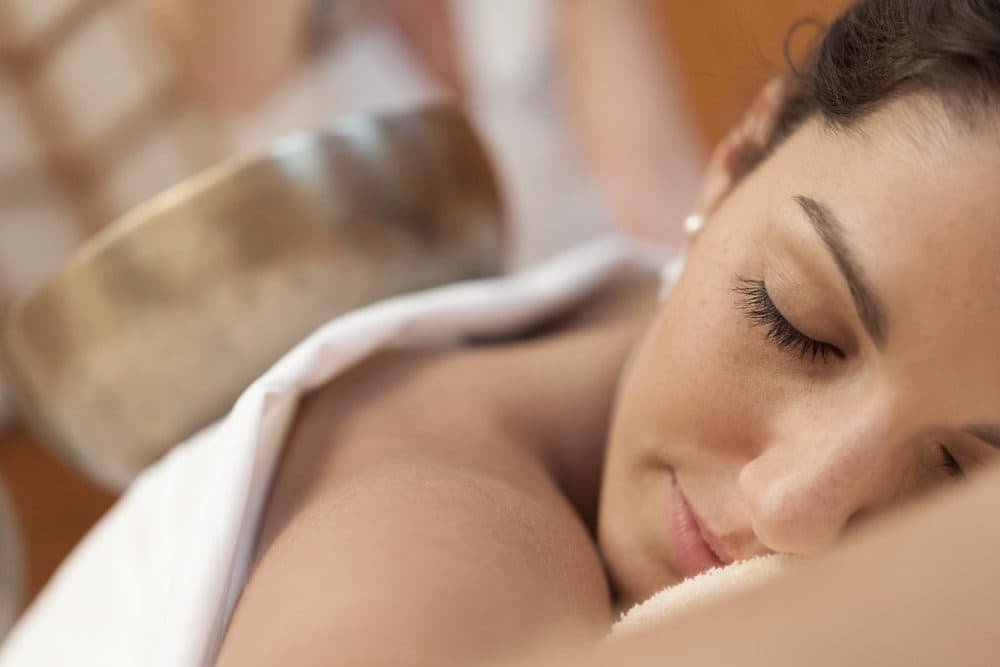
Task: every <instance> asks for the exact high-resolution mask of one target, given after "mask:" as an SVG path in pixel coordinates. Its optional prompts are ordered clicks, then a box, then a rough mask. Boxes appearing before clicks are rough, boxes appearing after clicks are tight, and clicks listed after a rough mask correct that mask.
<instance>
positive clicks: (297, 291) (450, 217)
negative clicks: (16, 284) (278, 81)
mask: <svg viewBox="0 0 1000 667" xmlns="http://www.w3.org/2000/svg"><path fill="white" fill-rule="evenodd" d="M504 238H505V234H504V226H503V223H502V214H501V204H500V195H499V192H498V187H497V184H496V180H495V178H494V174H493V171H492V169H491V166H490V164H489V161H488V159H487V157H486V154H485V152H484V150H483V148H482V146H481V144H480V143H479V141H478V139H477V137H476V135H475V133H474V131H473V130H472V128H471V127H470V125H469V124H468V122H467V120H466V119H465V117H464V116H463V115H462V114H461V113H460V112H459V111H457V110H455V109H452V108H448V107H443V106H442V107H429V108H423V109H420V110H417V111H413V112H408V113H403V114H395V115H381V116H366V115H358V116H351V117H347V118H345V119H343V120H341V121H339V122H337V123H335V124H334V125H333V126H332V127H330V128H329V129H326V130H323V131H318V132H312V133H307V134H300V135H295V136H291V137H288V138H285V139H283V140H280V141H279V142H277V143H276V144H275V145H274V146H273V147H272V148H271V149H270V150H268V151H266V152H264V153H262V154H258V155H253V156H249V157H244V158H238V159H233V160H229V161H227V162H224V163H221V164H219V165H217V166H215V167H213V168H211V169H209V170H207V171H206V172H204V173H202V174H200V175H197V176H195V177H193V178H190V179H188V180H186V181H184V182H182V183H180V184H179V185H177V186H175V187H173V188H171V189H169V190H167V191H165V192H164V193H162V194H160V195H159V196H157V197H155V198H153V199H152V200H151V201H149V202H148V203H146V204H144V205H142V206H140V207H139V208H137V209H135V210H133V211H131V212H130V213H128V214H126V215H125V216H124V217H122V218H120V219H119V220H117V221H115V222H114V223H112V224H111V225H109V226H108V227H107V228H105V229H103V230H102V231H101V232H100V233H99V234H97V235H96V236H95V237H93V238H92V239H91V240H89V241H88V242H87V243H86V244H85V245H83V246H82V247H81V248H80V249H79V251H78V252H77V253H76V255H75V256H74V257H73V258H72V260H71V261H70V262H69V263H68V264H67V265H66V266H65V267H64V268H62V270H60V271H58V272H57V273H56V274H55V275H53V276H52V277H51V278H50V279H49V280H48V281H47V282H46V283H44V284H43V285H42V286H41V287H40V288H39V289H38V290H36V291H35V292H34V293H33V294H31V295H29V296H28V297H27V298H26V299H25V300H23V301H21V302H20V303H18V304H16V305H15V306H14V307H13V308H12V310H11V311H10V312H9V314H8V317H7V318H6V323H5V329H4V332H3V337H2V339H3V344H2V348H3V352H2V357H3V360H4V367H5V375H6V377H7V380H8V383H9V384H10V386H11V390H12V394H13V397H14V399H15V403H16V405H17V406H18V407H19V410H20V412H21V414H22V415H23V416H25V417H27V418H28V420H29V422H30V423H31V424H33V426H34V427H35V429H36V430H38V431H39V432H40V434H41V435H42V437H43V438H44V439H45V440H47V442H49V443H51V444H52V445H53V446H55V448H56V449H57V450H58V451H60V452H61V453H63V454H65V455H66V456H68V457H69V459H70V460H71V461H72V462H73V463H75V464H76V465H77V466H78V467H80V468H81V469H82V470H84V471H85V472H86V473H88V474H90V475H91V476H92V477H94V478H95V479H96V480H98V481H100V482H103V483H104V484H106V485H108V486H111V487H122V486H124V485H126V484H127V483H128V482H129V481H130V480H131V479H133V478H134V477H135V475H136V474H137V473H138V472H139V471H140V470H142V469H143V468H144V467H146V466H147V465H149V464H150V463H151V462H152V461H154V460H155V459H156V458H157V457H159V456H160V455H162V454H163V453H164V452H165V451H166V450H168V449H169V448H170V447H172V446H174V445H175V444H177V443H178V442H180V441H182V440H184V439H185V438H187V437H189V436H190V435H192V434H193V433H195V432H196V431H198V430H199V429H200V428H202V427H204V426H206V425H208V424H210V423H211V422H213V421H215V420H216V419H218V418H219V417H221V416H223V415H224V414H225V413H226V411H227V410H228V409H229V408H230V407H231V405H232V404H233V402H234V400H235V399H236V398H237V397H238V395H239V394H240V393H241V392H242V391H243V389H244V388H245V387H246V386H247V385H248V384H249V383H250V382H251V381H252V380H253V379H255V378H256V377H257V376H259V375H260V374H261V373H262V372H263V371H265V370H266V369H267V368H268V367H269V366H270V365H271V364H273V363H274V362H275V361H276V360H277V359H279V358H280V357H281V355H282V354H283V353H285V352H286V351H288V350H289V348H290V347H292V346H293V345H294V344H295V343H296V342H298V341H299V340H301V339H302V338H303V337H304V336H305V335H306V334H308V333H309V332H311V331H312V330H313V329H315V328H316V327H317V326H318V325H320V324H322V323H323V322H325V321H327V320H329V319H331V318H332V317H335V316H336V315H338V314H342V313H344V312H346V311H349V310H352V309H355V308H357V307H359V306H361V305H364V304H367V303H369V302H371V301H374V300H377V299H380V298H383V297H387V296H390V295H394V294H398V293H401V292H406V291H411V290H418V289H422V288H427V287H430V286H434V285H438V284H442V283H446V282H450V281H455V280H461V279H466V278H475V277H484V276H490V275H495V274H496V273H498V272H499V271H500V269H501V263H502V258H503V254H504V253H503V250H504Z"/></svg>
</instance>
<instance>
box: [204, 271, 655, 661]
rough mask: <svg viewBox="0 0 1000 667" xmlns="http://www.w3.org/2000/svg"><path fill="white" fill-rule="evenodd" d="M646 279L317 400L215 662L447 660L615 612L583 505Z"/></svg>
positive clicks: (631, 278)
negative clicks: (510, 336)
mask: <svg viewBox="0 0 1000 667" xmlns="http://www.w3.org/2000/svg"><path fill="white" fill-rule="evenodd" d="M653 282H655V281H651V280H650V279H649V278H648V277H646V276H642V275H640V274H631V275H623V276H622V277H621V278H620V279H619V280H616V281H612V282H610V283H609V284H608V285H607V286H605V287H604V288H603V289H601V290H600V291H599V292H598V293H597V294H595V296H594V298H593V299H591V300H590V301H589V302H588V303H587V304H584V305H583V306H582V307H580V308H579V309H577V310H576V311H575V312H573V313H569V314H567V315H566V316H564V317H562V318H560V319H559V320H558V321H554V322H552V323H550V324H549V325H547V326H546V327H544V328H543V329H541V330H539V331H538V332H537V333H536V334H535V335H533V336H531V337H527V338H524V339H521V340H518V341H514V342H509V343H502V344H491V345H480V346H473V347H463V348H458V349H452V350H441V351H406V352H400V351H396V352H389V353H385V354H381V355H378V356H376V357H374V358H372V359H371V360H369V361H368V362H366V363H363V364H361V365H359V366H358V367H357V368H355V369H353V370H352V371H351V372H349V373H346V374H344V375H343V376H341V377H339V378H337V379H336V380H334V381H333V382H331V383H330V384H329V385H327V386H326V387H324V388H322V389H321V390H319V391H317V392H316V393H314V394H313V395H312V396H310V397H309V398H308V399H307V400H306V401H305V402H304V404H303V406H302V408H301V410H300V412H299V415H298V416H297V418H296V422H295V425H294V428H293V431H292V433H291V436H290V439H289V442H288V443H287V446H286V451H285V455H284V457H283V461H282V463H281V465H280V467H279V470H278V472H277V475H276V478H275V482H274V486H273V490H272V495H271V498H270V499H269V501H268V504H267V507H266V509H265V516H264V522H263V525H262V530H261V534H260V540H259V552H258V553H259V557H258V561H257V564H256V566H255V568H254V571H253V573H252V575H251V578H250V580H249V582H248V584H247V587H246V589H245V591H244V595H243V597H242V598H241V600H240V602H239V604H238V606H237V609H236V613H235V615H234V618H233V622H232V624H231V626H230V628H229V631H228V635H227V637H226V640H225V644H224V650H223V653H222V657H221V659H220V662H219V664H223V665H225V664H241V665H244V664H258V663H259V664H269V663H270V662H271V661H273V660H274V659H275V658H276V657H279V656H280V657H282V658H283V659H287V658H288V657H292V656H294V659H295V661H296V663H297V664H312V663H311V662H310V661H309V660H310V659H311V660H312V661H313V662H316V663H317V664H318V663H319V662H320V660H319V658H321V657H323V656H328V655H332V654H336V655H338V656H341V657H344V656H351V657H352V658H353V659H355V662H358V663H359V664H363V663H364V662H367V661H371V662H373V663H378V664H397V663H398V664H422V663H424V662H428V663H430V662H433V663H434V664H447V663H448V662H451V661H456V662H464V661H467V660H471V659H474V658H477V657H478V658H483V657H490V656H491V655H492V654H493V653H494V652H495V651H497V650H499V649H500V647H502V646H508V645H516V644H519V643H521V642H524V641H530V640H531V639H533V638H537V637H541V636H542V635H544V634H548V633H549V632H551V631H552V630H553V629H555V628H557V627H558V626H560V625H567V624H568V625H571V626H579V627H589V628H591V629H594V628H598V627H604V626H606V624H607V622H608V619H609V614H610V603H609V599H608V592H607V585H606V582H605V579H604V575H603V568H602V563H601V560H600V557H599V554H598V553H597V550H596V547H595V546H594V543H593V540H592V538H591V532H590V529H589V526H588V521H589V517H588V516H587V514H588V513H589V511H590V510H589V509H588V508H589V506H590V505H591V504H593V503H596V496H597V490H598V489H597V487H598V485H599V471H600V461H601V459H602V456H603V443H604V436H605V432H606V427H607V419H608V415H609V406H610V402H611V396H612V393H613V389H614V385H615V383H616V381H617V376H618V373H619V371H620V368H621V366H622V364H623V363H624V358H625V356H626V354H627V351H628V348H629V347H630V345H631V343H632V341H634V339H635V338H636V337H637V336H638V334H639V332H640V331H641V329H642V327H643V326H644V322H645V320H646V319H647V318H648V315H649V313H650V312H651V301H652V299H653V297H652V294H653V291H654V287H653ZM555 441H560V442H570V443H572V446H573V448H574V450H575V456H573V457H565V456H563V455H561V454H559V452H560V451H563V450H564V449H565V448H562V449H560V448H558V447H553V446H552V443H553V442H555ZM568 460H572V461H573V462H574V463H573V465H572V466H565V465H564V464H565V461H568ZM265 630H266V631H265ZM390 635H391V637H390ZM400 647H410V648H409V649H408V652H407V651H404V652H403V653H400V652H399V651H400V650H402V649H401V648H400ZM310 656H312V657H311V658H310Z"/></svg>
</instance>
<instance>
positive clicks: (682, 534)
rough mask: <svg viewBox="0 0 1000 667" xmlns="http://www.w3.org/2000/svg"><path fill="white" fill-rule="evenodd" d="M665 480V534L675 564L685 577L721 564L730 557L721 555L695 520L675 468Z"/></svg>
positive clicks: (708, 535) (710, 537)
mask: <svg viewBox="0 0 1000 667" xmlns="http://www.w3.org/2000/svg"><path fill="white" fill-rule="evenodd" d="M669 473H670V475H669V481H668V484H667V499H666V509H667V537H668V539H669V540H670V548H671V552H672V554H673V556H674V560H675V561H676V565H677V566H678V567H679V568H680V570H681V572H682V573H683V574H684V575H685V576H688V577H693V576H694V575H696V574H699V573H701V572H704V571H705V570H709V569H711V568H713V567H719V566H720V565H724V564H725V563H726V562H727V561H728V560H729V559H727V558H724V557H720V554H719V553H718V552H717V551H716V550H713V548H712V546H710V544H709V540H711V541H712V542H716V549H717V548H718V546H717V541H716V540H715V539H714V538H713V537H712V536H711V535H710V534H708V533H707V531H706V530H705V528H704V527H703V526H702V525H701V523H700V522H699V521H698V517H697V516H696V515H695V513H694V510H692V509H691V505H690V504H688V501H687V498H685V497H684V494H683V493H682V492H681V489H680V487H679V486H678V485H677V478H676V477H675V476H674V471H673V470H670V471H669Z"/></svg>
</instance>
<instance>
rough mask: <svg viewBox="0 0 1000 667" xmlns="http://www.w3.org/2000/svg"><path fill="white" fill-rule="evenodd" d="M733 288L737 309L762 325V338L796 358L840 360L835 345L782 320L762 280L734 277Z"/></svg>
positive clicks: (842, 354) (840, 355)
mask: <svg viewBox="0 0 1000 667" xmlns="http://www.w3.org/2000/svg"><path fill="white" fill-rule="evenodd" d="M733 290H734V291H735V292H736V293H737V294H739V295H740V309H741V310H742V311H743V313H744V314H745V315H746V316H747V318H749V320H750V321H751V322H752V323H753V324H754V325H756V326H762V327H766V329H767V333H766V338H767V340H769V341H770V342H771V343H773V344H774V345H776V346H777V347H778V349H781V350H787V351H788V352H791V353H793V354H794V353H795V352H798V356H799V358H800V359H805V358H806V356H809V357H810V359H811V361H813V362H815V361H816V360H817V358H818V359H821V360H822V361H823V363H826V362H827V356H828V355H830V354H832V355H834V356H835V357H838V358H840V359H843V358H844V353H843V352H842V351H841V350H840V348H838V347H837V346H836V345H831V344H830V343H824V342H823V341H819V340H816V339H815V338H810V337H809V336H807V335H805V334H804V333H802V332H801V331H799V330H798V329H796V328H795V327H794V326H792V324H791V322H789V321H788V320H787V319H785V316H784V315H782V314H781V311H780V310H778V308H777V306H775V305H774V302H773V301H771V295H770V294H768V292H767V287H766V286H765V285H764V281H763V280H748V279H746V278H740V277H737V285H736V287H734V288H733Z"/></svg>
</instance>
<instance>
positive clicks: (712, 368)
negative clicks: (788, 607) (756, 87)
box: [219, 0, 1000, 665]
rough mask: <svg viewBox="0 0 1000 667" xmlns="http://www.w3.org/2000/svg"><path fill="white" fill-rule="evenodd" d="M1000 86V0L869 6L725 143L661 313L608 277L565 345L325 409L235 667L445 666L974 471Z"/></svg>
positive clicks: (238, 632) (565, 328)
mask: <svg viewBox="0 0 1000 667" xmlns="http://www.w3.org/2000/svg"><path fill="white" fill-rule="evenodd" d="M998 99H1000V7H998V6H997V5H995V4H994V3H983V2H973V1H971V0H969V1H966V2H958V1H951V2H943V1H940V2H937V1H929V0H923V1H920V2H914V1H912V0H868V1H866V2H861V3H859V4H857V5H855V6H853V7H851V8H850V9H849V10H848V11H847V13H846V14H845V15H844V16H842V17H841V18H839V19H838V20H837V21H836V22H835V23H833V24H832V26H831V27H830V29H829V32H828V33H827V34H826V36H825V37H824V38H823V40H822V42H821V43H820V44H819V45H818V47H817V49H816V51H815V53H814V55H813V56H812V59H811V60H810V62H809V65H808V67H807V69H806V70H805V71H804V72H802V75H801V76H800V77H799V80H798V81H797V82H796V84H795V86H794V88H793V89H791V90H788V91H786V89H785V88H784V87H783V86H778V85H775V86H771V87H769V88H768V89H767V90H765V92H764V94H763V96H762V98H761V100H760V101H759V102H758V103H757V104H756V105H755V107H754V109H752V112H751V114H750V115H749V117H748V118H747V120H746V122H745V123H744V125H743V126H742V127H741V128H740V129H739V130H738V131H737V133H736V134H735V135H734V138H732V139H731V140H730V141H729V142H728V143H727V144H726V145H725V146H724V147H723V148H722V149H721V152H720V153H718V154H717V157H716V160H714V162H713V171H712V173H710V174H709V177H708V183H709V185H708V187H707V194H706V197H705V200H704V202H703V211H702V212H701V215H702V218H701V220H702V221H703V225H702V224H701V223H700V222H699V219H698V218H695V219H694V220H693V221H692V224H691V227H692V228H693V229H695V230H698V229H699V228H700V227H702V226H703V230H700V233H699V234H698V238H697V241H696V242H695V243H694V244H693V245H692V248H691V252H690V253H689V255H688V257H687V265H686V267H685V270H684V273H683V275H682V276H681V278H680V280H679V282H678V283H677V285H676V287H674V289H673V291H672V293H671V295H670V298H669V299H668V300H667V301H666V303H665V304H663V305H662V306H660V307H657V308H655V309H654V308H653V304H652V302H651V301H649V300H647V299H644V298H643V292H642V288H641V287H638V286H636V285H617V286H612V287H610V288H609V289H608V291H607V292H606V294H605V297H606V298H605V300H604V301H603V302H600V303H598V304H596V305H592V306H591V308H590V309H589V310H584V311H582V312H581V313H580V314H579V315H578V320H577V321H572V320H571V321H567V322H562V323H560V324H559V325H558V326H554V327H552V328H550V330H548V331H546V332H544V334H539V335H537V336H534V337H530V338H528V339H526V340H522V341H519V342H512V343H508V344H504V345H496V346H489V347H478V348H467V349H459V350H456V351H450V352H444V353H437V354H433V355H426V354H423V353H414V354H405V355H400V356H396V357H388V356H383V357H380V358H377V359H376V360H374V361H373V362H371V363H368V364H365V365H364V366H363V367H362V368H360V369H359V370H357V371H356V372H354V373H352V374H349V375H348V376H345V377H343V378H341V379H339V380H337V381H335V382H333V383H332V384H331V385H330V386H328V387H327V388H326V389H324V390H323V391H322V392H320V393H318V394H317V395H315V396H314V397H313V398H312V399H311V400H310V401H309V402H307V404H306V406H305V408H304V409H303V410H302V411H301V412H300V415H299V417H298V421H297V427H296V430H295V433H294V435H293V437H292V440H291V442H290V445H289V448H288V450H287V452H286V459H285V461H284V463H283V465H282V468H281V470H280V472H279V475H278V477H277V480H276V483H275V486H274V492H273V496H272V498H271V501H270V506H269V509H268V510H267V514H266V518H265V522H264V528H263V533H262V536H261V541H260V545H259V550H260V553H261V554H262V555H261V557H260V560H259V562H258V564H257V566H256V569H255V571H254V574H253V575H252V576H251V579H250V581H249V583H248V585H247V587H246V589H245V590H244V593H243V598H242V600H241V601H240V604H239V606H238V607H237V610H236V614H235V616H234V618H233V622H232V624H231V625H230V628H229V633H228V636H227V639H226V645H225V646H224V648H223V651H222V655H221V658H220V662H219V664H222V665H228V664H253V663H254V661H255V660H256V661H259V662H260V664H267V663H268V662H269V661H272V660H274V659H276V658H277V656H282V657H283V658H285V659H289V658H290V659H292V660H293V661H295V662H296V663H298V664H320V663H321V662H323V660H325V659H327V658H328V657H329V656H338V657H340V658H341V659H342V660H343V661H344V664H355V663H359V664H395V663H397V662H399V663H401V664H402V663H406V664H423V663H425V662H426V663H428V664H429V663H434V664H448V663H450V662H464V661H470V660H472V659H475V658H484V657H487V656H490V655H493V654H494V653H495V652H496V651H499V650H502V649H503V648H505V647H509V646H511V645H517V644H519V643H523V642H526V641H531V640H535V639H539V638H541V637H544V636H545V635H546V634H548V633H551V632H553V631H554V630H556V629H557V628H560V627H564V626H569V627H573V628H577V629H579V628H588V629H600V628H605V627H606V626H607V623H608V619H609V618H611V613H612V600H614V602H615V603H617V604H629V603H631V602H634V601H638V600H641V599H642V598H644V597H646V596H648V595H650V594H651V593H653V592H655V591H656V590H657V589H659V588H662V587H663V586H666V585H669V584H671V583H674V582H677V581H679V580H680V579H681V578H683V577H685V576H689V575H692V574H694V573H697V572H699V571H701V570H703V569H705V568H707V567H710V566H713V565H717V564H720V563H728V562H732V561H734V560H737V559H741V558H745V557H748V556H751V555H754V554H760V553H770V552H786V553H793V554H802V555H812V554H816V553H819V552H822V551H824V550H827V549H829V548H830V547H831V546H832V545H833V544H835V543H836V542H837V541H838V540H840V539H841V538H842V537H843V536H844V535H846V534H849V533H850V532H851V531H853V530H854V529H855V527H856V526H858V525H861V524H862V523H864V522H866V521H867V520H869V519H871V518H872V517H875V516H878V515H879V514H881V513H883V512H885V511H886V510H888V509H890V508H893V507H896V506H898V505H900V504H902V503H904V502H905V501H907V500H909V499H911V498H914V497H917V496H920V495H923V494H926V493H928V492H930V491H932V490H934V489H939V488H945V487H947V486H949V485H952V484H954V483H955V482H957V481H959V480H961V479H962V478H964V477H966V476H970V475H975V474H977V472H978V471H979V470H981V469H982V468H984V467H986V466H987V465H989V464H990V463H992V462H993V461H994V460H995V459H996V458H997V456H998V451H997V447H998V445H1000V408H998V407H997V406H998V405H1000V383H997V381H996V378H997V377H998V374H1000V353H998V352H997V349H996V347H995V345H994V341H995V340H996V337H997V333H998V332H1000V297H998V294H1000V291H998V290H997V289H996V287H997V286H998V283H1000V274H998V272H997V270H996V266H997V261H998V259H1000V235H998V234H997V233H996V228H995V225H996V224H997V220H998V219H1000V196H998V194H997V189H996V188H995V174H996V173H997V170H998V168H1000V141H998V139H1000V130H998V120H1000V116H998V115H997V109H998V108H1000V105H998V104H997V100H998ZM640 282H641V281H640ZM615 290H618V291H617V292H616V291H615ZM626 296H632V297H634V298H624V297H626ZM650 318H652V322H651V324H649V326H648V327H646V324H647V321H648V320H649V319H650ZM644 328H645V333H643V334H642V335H641V337H640V335H639V332H640V331H641V330H642V329H644ZM636 339H640V340H639V343H638V345H637V347H636V348H635V350H634V352H633V353H632V354H631V357H630V360H629V363H628V364H627V368H626V369H625V370H624V373H623V374H622V378H621V383H620V387H619V391H618V393H617V397H616V399H615V401H614V409H613V411H612V413H611V414H610V416H609V406H610V405H611V399H612V390H613V388H614V387H615V385H616V383H617V381H618V374H619V371H620V369H621V365H622V363H623V361H624V358H625V355H626V353H627V351H628V349H629V348H630V346H631V344H632V343H633V341H634V340H636ZM358 386H361V389H358ZM430 393H433V395H435V397H436V400H439V401H442V402H443V403H444V404H446V405H449V406H452V411H451V412H450V413H449V414H448V415H446V416H442V415H433V416H430V417H429V416H428V415H427V414H426V412H425V410H426V408H425V407H424V403H423V398H424V397H426V396H427V395H428V394H430ZM609 417H610V439H609V440H608V442H607V453H606V463H605V464H604V466H603V468H602V460H603V459H604V456H605V431H604V429H605V426H606V423H607V420H608V419H609ZM334 442H335V443H336V447H333V446H332V443H334ZM598 489H600V502H599V508H598ZM595 516H596V528H597V536H598V539H597V543H596V545H595V544H594V543H593V542H592V541H591V539H590V534H589V533H588V528H592V527H593V520H594V519H595ZM581 519H582V520H581ZM604 565H606V567H607V571H608V575H609V580H610V588H611V594H610V595H609V592H608V588H607V587H606V583H605V578H604V575H603V571H602V566H604ZM612 596H613V597H612ZM277 610H280V612H281V613H278V611H277ZM310 660H311V661H312V662H310Z"/></svg>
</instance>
